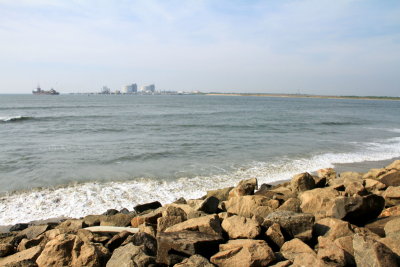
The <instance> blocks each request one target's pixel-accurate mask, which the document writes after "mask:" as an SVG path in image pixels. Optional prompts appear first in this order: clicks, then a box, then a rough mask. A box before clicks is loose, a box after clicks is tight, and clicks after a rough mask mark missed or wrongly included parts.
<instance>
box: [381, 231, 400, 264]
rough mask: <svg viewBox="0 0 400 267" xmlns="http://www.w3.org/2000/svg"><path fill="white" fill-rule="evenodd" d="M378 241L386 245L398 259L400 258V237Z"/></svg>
mask: <svg viewBox="0 0 400 267" xmlns="http://www.w3.org/2000/svg"><path fill="white" fill-rule="evenodd" d="M377 241H378V242H380V243H382V244H384V245H385V246H387V247H388V248H389V249H390V250H391V251H392V252H393V253H395V254H396V256H397V259H399V258H400V238H399V237H398V236H394V237H385V238H380V239H378V240H377Z"/></svg>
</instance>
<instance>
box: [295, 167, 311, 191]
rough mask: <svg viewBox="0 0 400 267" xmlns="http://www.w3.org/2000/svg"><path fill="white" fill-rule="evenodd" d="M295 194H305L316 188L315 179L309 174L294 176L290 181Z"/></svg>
mask: <svg viewBox="0 0 400 267" xmlns="http://www.w3.org/2000/svg"><path fill="white" fill-rule="evenodd" d="M290 186H291V188H292V191H293V192H303V191H307V190H311V189H313V188H315V181H314V178H313V177H312V176H311V175H310V174H309V173H307V172H305V173H300V174H297V175H295V176H293V178H292V180H291V181H290Z"/></svg>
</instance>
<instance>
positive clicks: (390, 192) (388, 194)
mask: <svg viewBox="0 0 400 267" xmlns="http://www.w3.org/2000/svg"><path fill="white" fill-rule="evenodd" d="M383 197H384V198H385V201H386V207H390V206H395V205H400V187H397V186H389V187H388V188H387V189H386V190H385V192H384V193H383Z"/></svg>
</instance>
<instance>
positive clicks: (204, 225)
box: [165, 214, 222, 236]
mask: <svg viewBox="0 0 400 267" xmlns="http://www.w3.org/2000/svg"><path fill="white" fill-rule="evenodd" d="M184 230H187V231H199V232H202V233H207V234H211V235H218V236H221V235H222V228H221V223H220V220H219V217H218V215H216V214H214V215H208V216H203V217H199V218H193V219H189V220H187V221H184V222H181V223H178V224H175V225H173V226H171V227H168V228H167V229H165V232H179V231H184Z"/></svg>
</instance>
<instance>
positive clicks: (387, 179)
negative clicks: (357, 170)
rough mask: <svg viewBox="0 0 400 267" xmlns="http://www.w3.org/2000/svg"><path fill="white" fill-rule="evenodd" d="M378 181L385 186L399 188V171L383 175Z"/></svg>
mask: <svg viewBox="0 0 400 267" xmlns="http://www.w3.org/2000/svg"><path fill="white" fill-rule="evenodd" d="M379 181H380V182H381V183H383V184H385V185H387V186H400V171H395V172H391V173H388V174H385V175H383V176H381V177H380V180H379Z"/></svg>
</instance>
